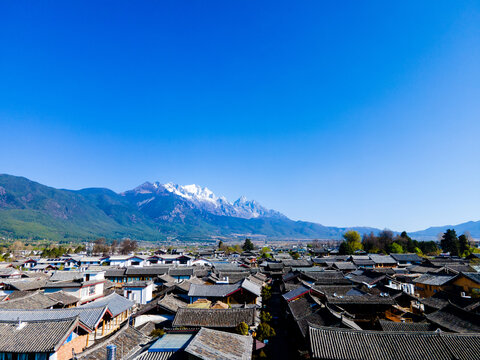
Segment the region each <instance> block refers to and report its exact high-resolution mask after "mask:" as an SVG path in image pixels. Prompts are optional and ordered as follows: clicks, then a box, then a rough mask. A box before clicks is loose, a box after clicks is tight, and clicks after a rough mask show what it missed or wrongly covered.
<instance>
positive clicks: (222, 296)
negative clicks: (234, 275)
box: [188, 279, 261, 304]
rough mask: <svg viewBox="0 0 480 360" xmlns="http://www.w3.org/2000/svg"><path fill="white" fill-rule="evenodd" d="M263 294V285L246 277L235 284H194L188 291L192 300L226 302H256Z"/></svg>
mask: <svg viewBox="0 0 480 360" xmlns="http://www.w3.org/2000/svg"><path fill="white" fill-rule="evenodd" d="M260 296H261V286H259V285H257V284H255V283H254V282H252V281H250V280H248V279H244V280H242V281H239V282H237V283H235V284H222V285H201V284H192V285H191V286H190V289H189V291H188V297H189V298H190V302H191V303H193V302H194V301H196V300H198V299H208V300H212V301H218V300H220V301H222V302H224V303H226V304H256V303H257V300H258V299H259V297H260Z"/></svg>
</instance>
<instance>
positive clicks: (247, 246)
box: [242, 238, 255, 251]
mask: <svg viewBox="0 0 480 360" xmlns="http://www.w3.org/2000/svg"><path fill="white" fill-rule="evenodd" d="M242 249H243V251H252V250H253V249H255V246H254V245H253V243H252V240H250V239H249V238H246V239H245V242H244V243H243V246H242Z"/></svg>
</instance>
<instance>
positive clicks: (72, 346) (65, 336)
mask: <svg viewBox="0 0 480 360" xmlns="http://www.w3.org/2000/svg"><path fill="white" fill-rule="evenodd" d="M87 339H88V331H87V330H86V329H85V328H83V327H82V326H80V322H79V319H78V317H70V318H64V319H56V320H28V321H24V320H15V321H3V320H1V321H0V358H1V359H8V360H24V359H35V360H48V359H56V360H68V359H71V358H72V352H74V353H80V352H82V351H83V350H84V349H85V348H86V347H87Z"/></svg>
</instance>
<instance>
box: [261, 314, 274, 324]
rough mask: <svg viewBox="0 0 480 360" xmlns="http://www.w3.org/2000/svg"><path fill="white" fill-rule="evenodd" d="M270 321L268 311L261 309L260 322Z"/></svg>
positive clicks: (270, 317) (270, 316)
mask: <svg viewBox="0 0 480 360" xmlns="http://www.w3.org/2000/svg"><path fill="white" fill-rule="evenodd" d="M270 321H272V315H271V314H270V313H269V312H268V311H262V312H261V313H260V322H264V323H269V322H270Z"/></svg>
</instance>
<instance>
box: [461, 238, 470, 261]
mask: <svg viewBox="0 0 480 360" xmlns="http://www.w3.org/2000/svg"><path fill="white" fill-rule="evenodd" d="M469 245H470V244H469V241H468V238H467V236H466V235H465V234H462V235H460V236H459V237H458V250H459V252H460V255H461V256H467V255H469V253H470V246H469Z"/></svg>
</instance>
